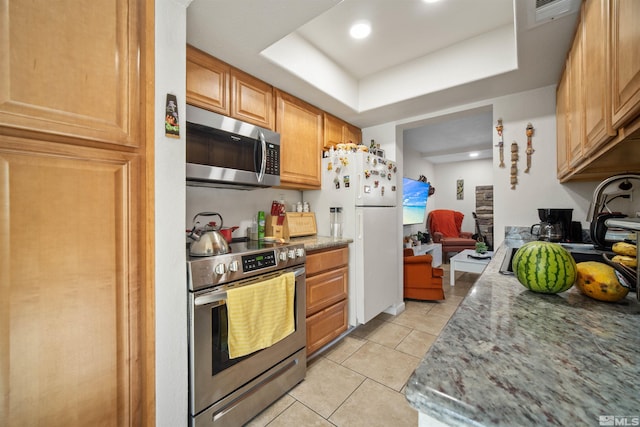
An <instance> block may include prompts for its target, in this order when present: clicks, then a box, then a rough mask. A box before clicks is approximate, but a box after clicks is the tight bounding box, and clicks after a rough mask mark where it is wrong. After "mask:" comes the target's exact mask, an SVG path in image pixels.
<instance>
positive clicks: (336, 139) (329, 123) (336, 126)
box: [323, 113, 362, 150]
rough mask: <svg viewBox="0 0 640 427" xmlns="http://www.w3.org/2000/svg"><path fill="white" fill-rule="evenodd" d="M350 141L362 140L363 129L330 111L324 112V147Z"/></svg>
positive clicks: (356, 142) (357, 141)
mask: <svg viewBox="0 0 640 427" xmlns="http://www.w3.org/2000/svg"><path fill="white" fill-rule="evenodd" d="M349 142H352V143H354V144H359V143H360V142H362V131H361V130H360V128H358V127H356V126H353V125H352V124H349V123H347V122H345V121H344V120H342V119H339V118H337V117H335V116H332V115H331V114H329V113H324V145H323V147H324V149H325V150H328V149H329V148H331V147H335V146H336V145H337V144H344V143H349Z"/></svg>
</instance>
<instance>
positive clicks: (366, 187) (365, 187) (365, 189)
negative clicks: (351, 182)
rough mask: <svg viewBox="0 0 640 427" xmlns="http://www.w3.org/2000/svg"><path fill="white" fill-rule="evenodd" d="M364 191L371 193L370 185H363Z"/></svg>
mask: <svg viewBox="0 0 640 427" xmlns="http://www.w3.org/2000/svg"><path fill="white" fill-rule="evenodd" d="M364 192H365V193H371V187H370V186H368V185H365V186H364Z"/></svg>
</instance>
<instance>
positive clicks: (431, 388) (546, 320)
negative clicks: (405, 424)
mask: <svg viewBox="0 0 640 427" xmlns="http://www.w3.org/2000/svg"><path fill="white" fill-rule="evenodd" d="M505 253H506V247H505V246H504V245H503V246H502V247H500V248H499V250H498V251H497V253H496V255H495V257H494V259H493V260H492V261H491V262H490V263H489V265H488V266H487V268H486V269H485V271H484V272H483V273H482V275H481V276H480V277H479V278H478V280H477V282H476V283H475V285H474V286H473V288H472V289H471V290H470V291H469V293H468V294H467V296H466V298H465V299H464V301H462V303H461V304H460V306H459V307H458V309H457V311H456V312H455V314H454V315H453V316H452V317H451V319H450V320H449V323H448V324H447V325H446V326H445V328H444V329H443V331H442V332H441V334H440V335H439V336H438V339H437V340H436V341H435V343H434V344H433V345H432V346H431V348H430V350H429V351H428V353H427V354H426V355H425V356H424V358H423V360H422V362H421V363H420V365H419V366H418V368H417V369H416V370H415V372H414V373H413V375H412V376H411V378H410V379H409V381H408V383H407V387H406V397H407V400H408V401H409V402H410V403H411V405H412V406H413V407H415V408H416V409H417V410H418V411H419V412H420V413H421V414H424V415H426V416H427V417H430V418H434V419H436V420H439V421H440V422H442V423H444V424H448V425H452V426H538V425H539V426H543V425H544V426H549V425H562V426H569V425H572V426H598V425H599V417H600V416H605V415H613V416H636V417H637V416H639V415H640V351H639V350H638V347H639V346H640V306H639V305H638V302H637V301H636V300H635V294H634V293H630V294H629V295H628V296H627V297H626V299H625V300H623V301H622V302H620V303H605V302H600V301H595V300H592V299H589V298H588V297H586V296H584V295H582V294H581V293H580V291H579V290H578V289H577V288H575V287H573V288H571V289H570V290H569V291H567V292H564V293H561V294H558V295H543V294H536V293H533V292H531V291H529V290H527V289H526V288H524V287H523V286H522V285H520V283H518V281H517V279H516V278H515V277H514V276H505V275H502V274H500V273H499V268H500V264H501V262H502V260H503V257H504V255H505ZM424 415H421V420H422V419H423V417H424ZM424 418H426V417H424ZM629 425H630V424H629Z"/></svg>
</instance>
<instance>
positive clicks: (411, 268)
mask: <svg viewBox="0 0 640 427" xmlns="http://www.w3.org/2000/svg"><path fill="white" fill-rule="evenodd" d="M431 261H432V257H431V255H428V254H427V255H418V256H414V255H413V249H410V248H406V249H405V250H404V297H405V298H410V299H419V300H430V301H431V300H442V299H444V290H443V289H442V275H443V274H444V271H443V270H442V269H441V268H435V267H431Z"/></svg>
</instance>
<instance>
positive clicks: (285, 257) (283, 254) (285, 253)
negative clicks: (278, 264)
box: [278, 251, 287, 262]
mask: <svg viewBox="0 0 640 427" xmlns="http://www.w3.org/2000/svg"><path fill="white" fill-rule="evenodd" d="M278 257H279V258H280V261H282V262H284V261H286V260H287V251H282V252H280V254H279V255H278Z"/></svg>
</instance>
